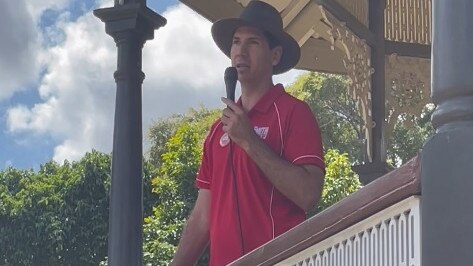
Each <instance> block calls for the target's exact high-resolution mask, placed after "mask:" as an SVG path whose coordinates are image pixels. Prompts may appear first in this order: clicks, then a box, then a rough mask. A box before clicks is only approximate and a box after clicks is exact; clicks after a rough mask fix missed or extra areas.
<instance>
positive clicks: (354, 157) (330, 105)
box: [287, 72, 364, 163]
mask: <svg viewBox="0 0 473 266" xmlns="http://www.w3.org/2000/svg"><path fill="white" fill-rule="evenodd" d="M347 86H348V80H347V79H346V78H344V77H343V76H339V75H330V74H321V73H315V72H307V73H305V74H302V75H301V76H300V77H299V78H297V80H296V81H295V82H294V83H293V84H292V85H291V86H289V87H288V89H287V91H288V92H289V93H290V94H292V95H294V96H295V97H297V98H299V99H301V100H303V101H305V102H307V103H308V104H309V106H310V108H311V109H312V112H313V113H314V114H315V116H316V117H317V121H318V123H319V127H320V130H321V133H322V141H323V144H324V148H325V149H336V150H339V151H343V152H346V153H347V154H348V156H349V158H350V160H351V161H352V162H353V163H360V162H362V161H363V160H364V149H363V138H364V132H363V128H362V125H363V122H362V119H361V117H360V115H359V114H358V112H357V108H356V102H355V101H354V100H353V99H352V97H351V96H349V95H348V93H347Z"/></svg>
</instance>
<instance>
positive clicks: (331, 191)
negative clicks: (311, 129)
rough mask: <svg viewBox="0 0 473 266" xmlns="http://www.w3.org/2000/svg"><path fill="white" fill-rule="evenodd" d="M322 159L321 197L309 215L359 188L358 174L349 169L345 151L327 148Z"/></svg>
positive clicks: (349, 164) (349, 165)
mask: <svg viewBox="0 0 473 266" xmlns="http://www.w3.org/2000/svg"><path fill="white" fill-rule="evenodd" d="M324 160H325V164H326V168H325V180H324V188H323V190H322V198H321V199H320V202H319V204H318V205H317V206H316V207H315V208H314V209H313V210H311V211H310V212H309V216H312V215H314V214H316V213H319V212H320V211H322V210H324V209H326V208H328V207H330V206H332V205H333V204H335V203H337V202H338V201H340V200H342V199H343V198H345V197H346V196H348V195H350V194H351V193H353V192H355V191H357V190H358V189H360V188H361V183H360V181H359V179H358V175H357V174H356V173H355V172H353V170H352V169H351V163H350V161H349V159H348V155H347V154H346V153H343V154H340V153H339V152H338V151H337V150H333V149H329V150H327V151H326V152H325V156H324Z"/></svg>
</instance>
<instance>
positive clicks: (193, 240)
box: [171, 189, 210, 266]
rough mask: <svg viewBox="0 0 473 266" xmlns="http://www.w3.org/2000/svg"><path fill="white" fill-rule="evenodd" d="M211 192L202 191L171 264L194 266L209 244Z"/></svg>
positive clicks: (175, 265) (174, 265)
mask: <svg viewBox="0 0 473 266" xmlns="http://www.w3.org/2000/svg"><path fill="white" fill-rule="evenodd" d="M209 215H210V191H209V190H207V189H200V190H199V195H198V196H197V200H196V203H195V206H194V209H193V210H192V213H191V215H190V216H189V219H188V220H187V223H186V225H185V226H184V230H183V231H182V236H181V240H180V241H179V245H178V247H177V251H176V254H175V255H174V258H173V260H172V262H171V265H173V266H181V265H183V266H187V265H194V264H195V263H196V262H197V260H198V259H199V257H200V256H201V255H202V252H203V250H204V249H205V247H206V246H207V245H208V243H209V227H210V221H209Z"/></svg>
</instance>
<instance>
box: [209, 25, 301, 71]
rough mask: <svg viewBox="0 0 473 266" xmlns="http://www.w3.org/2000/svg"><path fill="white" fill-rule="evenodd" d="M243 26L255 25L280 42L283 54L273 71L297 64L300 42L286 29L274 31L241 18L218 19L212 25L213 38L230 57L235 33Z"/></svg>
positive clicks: (289, 67)
mask: <svg viewBox="0 0 473 266" xmlns="http://www.w3.org/2000/svg"><path fill="white" fill-rule="evenodd" d="M242 26H249V27H255V28H257V29H260V30H263V31H266V32H268V33H270V34H271V35H272V36H273V37H274V38H276V40H278V42H279V44H280V45H281V46H282V50H283V51H282V56H281V60H280V61H279V64H277V65H276V66H274V70H273V73H274V74H275V75H276V74H281V73H284V72H286V71H288V70H290V69H292V68H293V67H294V66H296V65H297V63H298V62H299V58H300V56H301V50H300V47H299V44H298V43H297V42H296V40H294V38H292V37H291V35H289V34H287V33H286V32H284V31H278V32H274V31H271V30H269V29H265V28H261V27H260V26H258V25H255V24H253V23H251V22H248V21H245V20H242V19H240V18H226V19H221V20H218V21H216V22H215V23H214V24H213V25H212V38H213V39H214V41H215V43H216V44H217V46H218V48H220V50H222V52H223V53H224V54H225V55H226V56H228V58H230V50H231V48H232V42H233V34H234V33H235V31H236V30H237V29H238V28H239V27H242Z"/></svg>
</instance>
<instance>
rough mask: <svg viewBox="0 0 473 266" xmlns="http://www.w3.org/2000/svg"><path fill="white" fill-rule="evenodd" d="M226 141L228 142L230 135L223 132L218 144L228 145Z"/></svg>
mask: <svg viewBox="0 0 473 266" xmlns="http://www.w3.org/2000/svg"><path fill="white" fill-rule="evenodd" d="M228 143H230V137H228V134H227V133H225V134H223V135H222V137H221V138H220V146H222V147H225V146H227V145H228Z"/></svg>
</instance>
